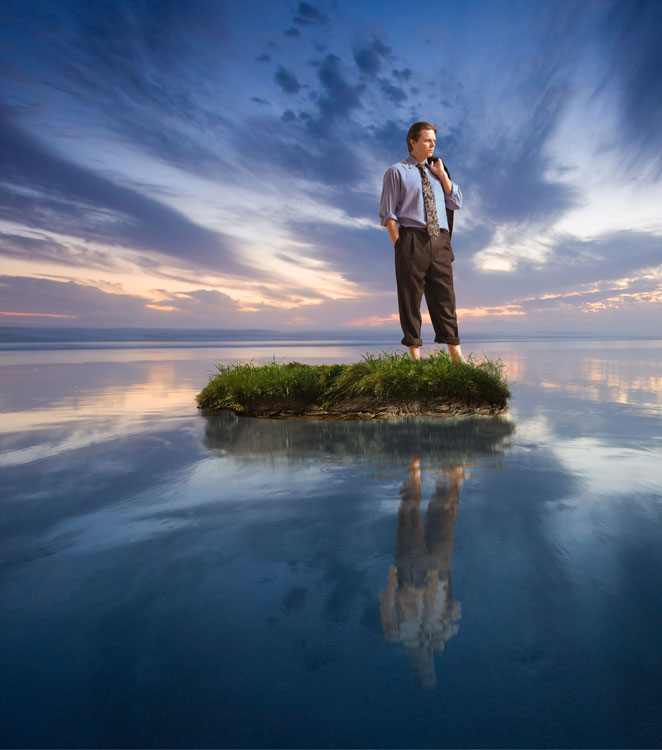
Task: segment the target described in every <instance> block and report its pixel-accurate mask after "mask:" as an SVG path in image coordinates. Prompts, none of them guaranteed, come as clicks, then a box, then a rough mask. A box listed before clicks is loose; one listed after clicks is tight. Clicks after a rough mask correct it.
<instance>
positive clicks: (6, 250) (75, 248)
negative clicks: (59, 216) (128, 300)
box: [0, 232, 117, 270]
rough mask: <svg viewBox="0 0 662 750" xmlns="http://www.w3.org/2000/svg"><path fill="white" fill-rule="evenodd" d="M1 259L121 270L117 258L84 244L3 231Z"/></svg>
mask: <svg viewBox="0 0 662 750" xmlns="http://www.w3.org/2000/svg"><path fill="white" fill-rule="evenodd" d="M0 256H4V257H8V258H18V259H21V260H30V261H32V262H45V263H58V264H61V265H64V266H68V267H72V266H73V267H78V268H95V269H103V270H108V269H111V268H116V267H117V259H116V258H115V257H113V256H112V255H111V254H110V253H109V252H103V251H100V250H94V249H92V248H90V247H86V246H85V245H84V244H81V243H70V242H58V241H57V240H54V239H53V238H50V237H26V236H23V235H17V234H5V233H3V232H0Z"/></svg>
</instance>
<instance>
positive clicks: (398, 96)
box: [379, 78, 407, 105]
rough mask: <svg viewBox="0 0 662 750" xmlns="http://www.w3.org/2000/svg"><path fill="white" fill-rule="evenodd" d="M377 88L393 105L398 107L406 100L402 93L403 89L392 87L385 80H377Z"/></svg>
mask: <svg viewBox="0 0 662 750" xmlns="http://www.w3.org/2000/svg"><path fill="white" fill-rule="evenodd" d="M379 87H380V88H381V90H382V92H383V94H384V96H385V97H386V98H387V99H388V100H389V101H391V102H393V104H398V105H400V104H402V102H404V101H405V99H406V98H407V94H406V93H405V92H404V90H403V89H401V88H400V87H399V86H394V85H393V84H392V83H391V82H390V81H389V80H387V79H386V78H381V79H380V80H379Z"/></svg>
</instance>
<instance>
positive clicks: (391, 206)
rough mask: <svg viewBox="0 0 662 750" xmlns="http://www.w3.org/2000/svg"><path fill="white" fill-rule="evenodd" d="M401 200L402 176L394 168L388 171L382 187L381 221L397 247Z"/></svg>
mask: <svg viewBox="0 0 662 750" xmlns="http://www.w3.org/2000/svg"><path fill="white" fill-rule="evenodd" d="M399 199H400V175H399V174H398V173H397V171H396V170H395V169H393V168H391V169H388V170H387V172H386V174H385V175H384V184H383V186H382V200H381V203H380V204H379V220H380V223H381V225H382V226H383V227H386V231H387V232H388V236H389V237H390V238H391V242H392V243H393V244H394V245H395V243H396V241H397V239H398V237H399V235H400V232H399V229H398V217H397V214H396V210H397V207H398V202H399Z"/></svg>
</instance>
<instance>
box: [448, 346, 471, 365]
mask: <svg viewBox="0 0 662 750" xmlns="http://www.w3.org/2000/svg"><path fill="white" fill-rule="evenodd" d="M448 353H449V354H450V355H451V359H452V360H453V362H466V361H467V360H466V359H465V358H464V355H463V354H462V347H461V346H460V345H459V344H449V345H448Z"/></svg>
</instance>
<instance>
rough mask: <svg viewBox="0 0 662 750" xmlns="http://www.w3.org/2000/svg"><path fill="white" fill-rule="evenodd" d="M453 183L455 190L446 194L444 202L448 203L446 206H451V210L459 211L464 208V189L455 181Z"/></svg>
mask: <svg viewBox="0 0 662 750" xmlns="http://www.w3.org/2000/svg"><path fill="white" fill-rule="evenodd" d="M452 184H453V190H452V191H451V192H450V193H449V194H448V195H444V202H445V203H446V208H449V209H450V210H451V211H458V210H459V209H460V208H462V191H461V190H460V186H459V185H456V184H455V183H454V182H453V183H452Z"/></svg>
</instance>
